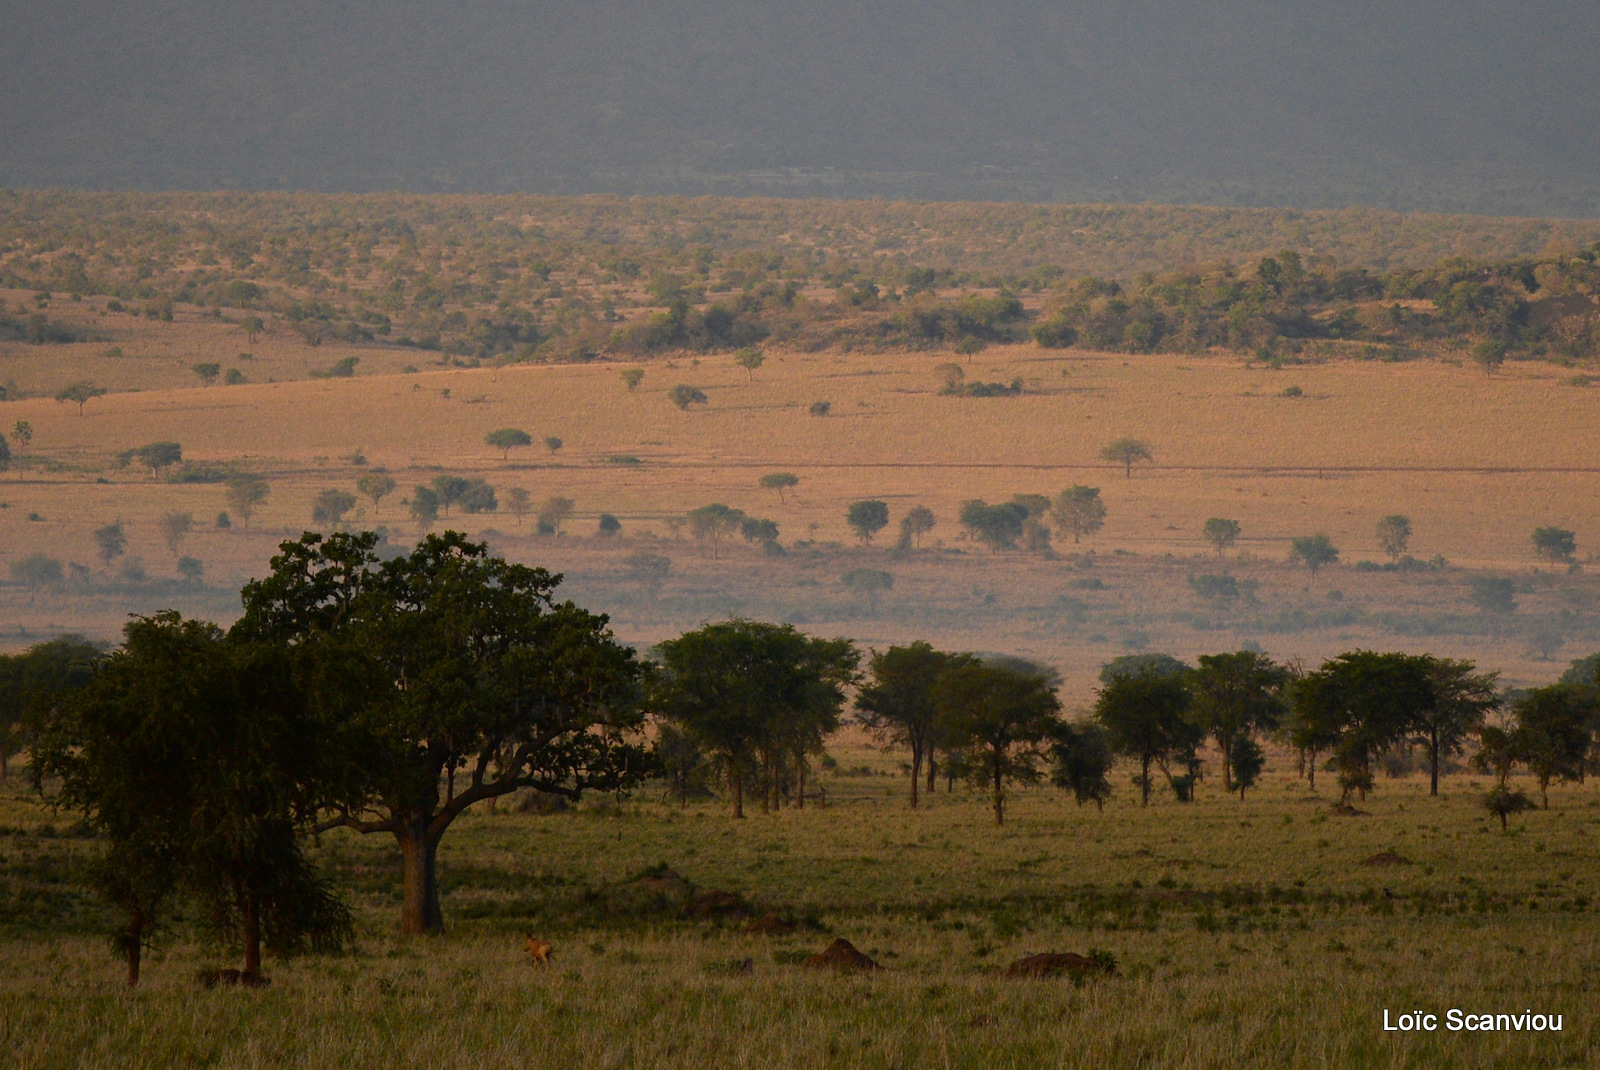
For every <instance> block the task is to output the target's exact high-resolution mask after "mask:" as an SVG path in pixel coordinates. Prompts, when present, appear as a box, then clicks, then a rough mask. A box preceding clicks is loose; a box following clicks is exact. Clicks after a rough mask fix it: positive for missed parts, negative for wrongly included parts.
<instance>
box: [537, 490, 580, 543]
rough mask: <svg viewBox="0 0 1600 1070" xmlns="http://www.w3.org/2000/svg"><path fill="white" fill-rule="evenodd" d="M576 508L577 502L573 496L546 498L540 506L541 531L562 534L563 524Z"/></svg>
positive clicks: (542, 532)
mask: <svg viewBox="0 0 1600 1070" xmlns="http://www.w3.org/2000/svg"><path fill="white" fill-rule="evenodd" d="M576 508H577V503H576V502H574V501H573V500H572V499H571V498H563V497H561V496H560V495H555V496H553V497H549V498H546V499H545V500H544V501H543V502H542V503H541V504H540V506H539V528H540V533H541V534H550V535H560V534H561V525H562V524H564V523H566V522H567V518H568V517H569V516H571V515H572V510H574V509H576Z"/></svg>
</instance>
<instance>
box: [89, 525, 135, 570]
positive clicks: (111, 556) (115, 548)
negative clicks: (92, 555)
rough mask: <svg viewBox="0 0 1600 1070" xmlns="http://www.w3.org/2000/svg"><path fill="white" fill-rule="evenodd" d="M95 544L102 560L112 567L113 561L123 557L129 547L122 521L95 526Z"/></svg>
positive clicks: (108, 566) (107, 566)
mask: <svg viewBox="0 0 1600 1070" xmlns="http://www.w3.org/2000/svg"><path fill="white" fill-rule="evenodd" d="M94 545H95V551H96V553H98V554H99V555H100V560H102V561H104V562H105V563H106V568H110V567H111V562H113V561H115V560H116V559H117V558H119V557H121V556H122V554H123V551H124V550H126V549H127V548H128V536H127V534H126V533H125V532H124V531H123V530H122V522H121V521H118V522H117V523H115V524H106V525H105V526H103V527H98V528H95V530H94Z"/></svg>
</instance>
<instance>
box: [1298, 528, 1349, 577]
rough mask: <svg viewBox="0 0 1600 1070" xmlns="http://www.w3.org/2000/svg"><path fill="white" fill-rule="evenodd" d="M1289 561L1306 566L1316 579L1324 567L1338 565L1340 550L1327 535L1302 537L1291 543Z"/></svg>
mask: <svg viewBox="0 0 1600 1070" xmlns="http://www.w3.org/2000/svg"><path fill="white" fill-rule="evenodd" d="M1289 560H1290V561H1291V562H1293V561H1298V562H1300V563H1301V564H1302V565H1305V566H1306V568H1308V569H1310V570H1311V576H1312V578H1313V579H1315V578H1316V575H1317V570H1318V569H1320V568H1322V567H1323V566H1324V565H1334V564H1338V562H1339V548H1338V547H1336V546H1334V545H1333V540H1331V539H1329V538H1328V537H1327V536H1326V535H1302V536H1300V537H1299V538H1297V539H1294V540H1293V541H1291V542H1290V544H1289Z"/></svg>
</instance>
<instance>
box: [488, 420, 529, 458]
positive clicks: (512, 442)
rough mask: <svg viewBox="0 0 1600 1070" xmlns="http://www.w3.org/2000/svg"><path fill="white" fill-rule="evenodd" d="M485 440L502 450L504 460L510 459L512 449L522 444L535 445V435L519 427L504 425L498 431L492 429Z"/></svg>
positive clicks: (501, 456)
mask: <svg viewBox="0 0 1600 1070" xmlns="http://www.w3.org/2000/svg"><path fill="white" fill-rule="evenodd" d="M483 441H484V443H485V444H486V445H489V446H493V447H494V448H495V449H497V450H499V451H500V459H501V460H502V461H509V460H510V459H511V451H512V450H514V449H516V448H518V447H520V446H531V445H533V436H532V435H530V434H528V432H526V431H523V430H521V429H519V428H515V427H502V428H500V430H498V431H490V432H489V433H488V434H487V435H485V436H484V437H483Z"/></svg>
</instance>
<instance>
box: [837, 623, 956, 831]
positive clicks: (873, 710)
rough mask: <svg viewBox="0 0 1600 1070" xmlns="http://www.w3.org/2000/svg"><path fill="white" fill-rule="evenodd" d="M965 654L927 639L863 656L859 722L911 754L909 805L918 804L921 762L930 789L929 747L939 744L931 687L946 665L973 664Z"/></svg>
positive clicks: (857, 705) (932, 756)
mask: <svg viewBox="0 0 1600 1070" xmlns="http://www.w3.org/2000/svg"><path fill="white" fill-rule="evenodd" d="M975 661H976V659H975V658H973V657H972V655H970V654H947V653H945V652H944V651H941V650H935V649H934V648H933V647H932V646H930V645H929V644H928V643H925V642H922V641H920V640H919V641H917V642H914V643H912V644H911V645H910V646H892V647H890V648H889V649H888V650H885V651H884V652H883V653H881V654H880V653H878V652H877V651H873V653H872V656H871V657H870V658H868V660H867V673H868V677H869V680H870V682H869V683H868V684H867V685H866V686H865V687H863V688H862V689H861V691H860V693H859V694H857V695H856V709H857V710H858V711H859V712H860V714H861V723H862V724H864V725H866V726H867V728H868V729H870V730H871V731H872V732H873V733H875V734H876V735H877V736H878V738H879V739H880V740H883V741H885V742H886V743H891V744H894V745H896V746H901V747H905V748H907V749H908V750H910V752H911V809H913V810H915V809H916V808H917V787H918V784H919V782H920V781H921V779H922V770H923V768H924V765H926V766H927V767H928V769H929V770H930V774H929V790H930V791H931V790H932V785H933V775H932V773H931V770H932V768H933V764H934V748H935V747H936V746H937V745H938V742H939V726H938V713H939V711H938V706H937V704H936V703H935V701H934V686H935V685H936V684H937V683H938V681H939V677H940V675H941V674H942V673H944V672H945V671H946V670H947V669H950V668H952V667H954V666H958V665H966V664H971V663H973V662H975Z"/></svg>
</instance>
